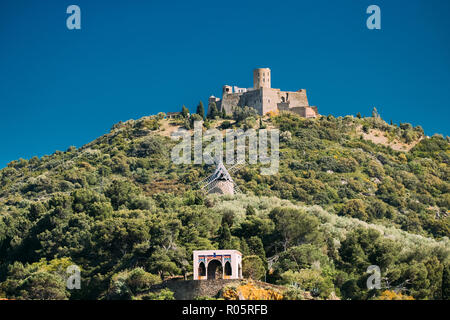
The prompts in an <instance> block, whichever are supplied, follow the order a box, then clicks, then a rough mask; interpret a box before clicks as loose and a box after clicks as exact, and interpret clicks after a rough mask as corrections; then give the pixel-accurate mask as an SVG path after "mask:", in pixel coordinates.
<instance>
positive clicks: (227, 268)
mask: <svg viewBox="0 0 450 320" xmlns="http://www.w3.org/2000/svg"><path fill="white" fill-rule="evenodd" d="M232 274H233V270H232V268H231V263H230V261H227V262H225V276H226V277H231V275H232Z"/></svg>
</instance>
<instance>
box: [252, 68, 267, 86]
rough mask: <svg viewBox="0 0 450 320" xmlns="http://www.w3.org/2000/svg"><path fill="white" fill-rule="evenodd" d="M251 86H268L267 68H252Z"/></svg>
mask: <svg viewBox="0 0 450 320" xmlns="http://www.w3.org/2000/svg"><path fill="white" fill-rule="evenodd" d="M253 88H254V89H260V88H270V69H269V68H258V69H255V70H253Z"/></svg>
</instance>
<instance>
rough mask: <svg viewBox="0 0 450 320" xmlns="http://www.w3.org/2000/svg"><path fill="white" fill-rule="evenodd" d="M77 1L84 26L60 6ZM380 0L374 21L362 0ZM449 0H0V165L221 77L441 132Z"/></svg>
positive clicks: (82, 138) (197, 93) (67, 142)
mask: <svg viewBox="0 0 450 320" xmlns="http://www.w3.org/2000/svg"><path fill="white" fill-rule="evenodd" d="M71 4H76V5H78V6H80V8H81V27H82V29H81V30H68V29H67V28H66V18H67V17H68V14H66V8H67V7H68V6H69V5H71ZM371 4H376V5H378V6H379V7H380V8H381V20H382V22H381V27H382V29H381V30H368V29H367V27H366V19H367V17H368V15H367V14H366V13H365V12H366V8H367V7H368V6H369V5H371ZM449 13H450V1H447V0H442V1H441V0H433V1H420V0H409V1H404V0H389V1H381V0H370V1H366V0H340V1H332V0H328V1H324V0H315V1H312V0H311V1H300V0H295V1H283V0H280V1H263V0H259V1H242V0H241V1H233V0H231V1H214V0H209V1H152V0H147V1H144V0H142V1H137V0H127V1H106V0H105V1H100V0H72V1H70V2H69V1H63V0H57V1H51V0H47V1H38V0H2V1H1V2H0V121H1V122H0V124H1V125H0V137H1V139H0V150H1V152H0V168H1V167H4V166H5V165H6V164H7V163H8V162H10V161H12V160H15V159H18V158H20V157H22V158H26V159H28V158H31V157H33V156H35V155H37V156H42V155H44V154H51V153H53V152H54V151H55V150H66V149H67V148H68V147H69V146H71V145H75V146H76V147H80V146H82V145H83V144H85V143H88V142H90V141H91V140H93V139H95V138H96V137H98V136H100V135H102V134H104V133H107V132H108V131H109V129H110V128H111V126H112V125H113V124H114V123H116V122H118V121H120V120H122V121H125V120H128V119H137V118H140V117H142V116H145V115H149V114H155V113H157V112H159V111H166V112H167V111H179V110H180V108H181V105H183V104H185V105H186V106H187V107H188V108H190V109H194V108H195V106H196V104H197V103H198V101H199V100H203V102H206V100H207V99H208V97H209V96H210V95H211V94H214V95H216V96H220V94H221V88H222V85H223V84H230V85H238V86H241V87H251V86H252V70H253V69H254V68H256V67H269V68H271V69H272V86H273V87H275V88H281V89H283V90H297V89H300V88H304V89H307V93H308V98H309V101H310V104H312V105H317V106H318V107H319V112H320V113H321V114H333V115H335V116H340V115H342V116H344V115H347V114H353V115H355V114H356V113H357V112H358V111H359V112H361V113H362V114H363V115H370V112H371V109H372V107H373V106H376V107H377V109H378V110H379V112H380V114H381V116H382V117H383V118H384V119H385V120H387V121H390V120H391V119H392V120H393V121H394V122H395V123H399V122H400V121H401V122H410V123H412V124H413V125H421V126H422V127H423V128H424V129H425V132H426V134H428V135H432V134H434V133H442V134H444V135H449V134H450V132H449V126H448V120H449V115H450V111H449V101H450V19H449V18H448V15H449Z"/></svg>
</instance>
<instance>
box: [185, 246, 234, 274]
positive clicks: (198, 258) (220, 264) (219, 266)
mask: <svg viewBox="0 0 450 320" xmlns="http://www.w3.org/2000/svg"><path fill="white" fill-rule="evenodd" d="M193 260H194V280H206V279H241V278H242V254H241V253H240V252H239V251H237V250H195V251H194V259H193Z"/></svg>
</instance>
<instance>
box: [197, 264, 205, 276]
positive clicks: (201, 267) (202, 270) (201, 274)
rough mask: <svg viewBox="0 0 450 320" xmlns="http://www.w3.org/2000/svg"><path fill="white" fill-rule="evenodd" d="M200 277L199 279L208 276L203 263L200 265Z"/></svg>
mask: <svg viewBox="0 0 450 320" xmlns="http://www.w3.org/2000/svg"><path fill="white" fill-rule="evenodd" d="M198 276H199V277H204V276H206V267H205V264H204V263H203V262H200V264H199V265H198Z"/></svg>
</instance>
